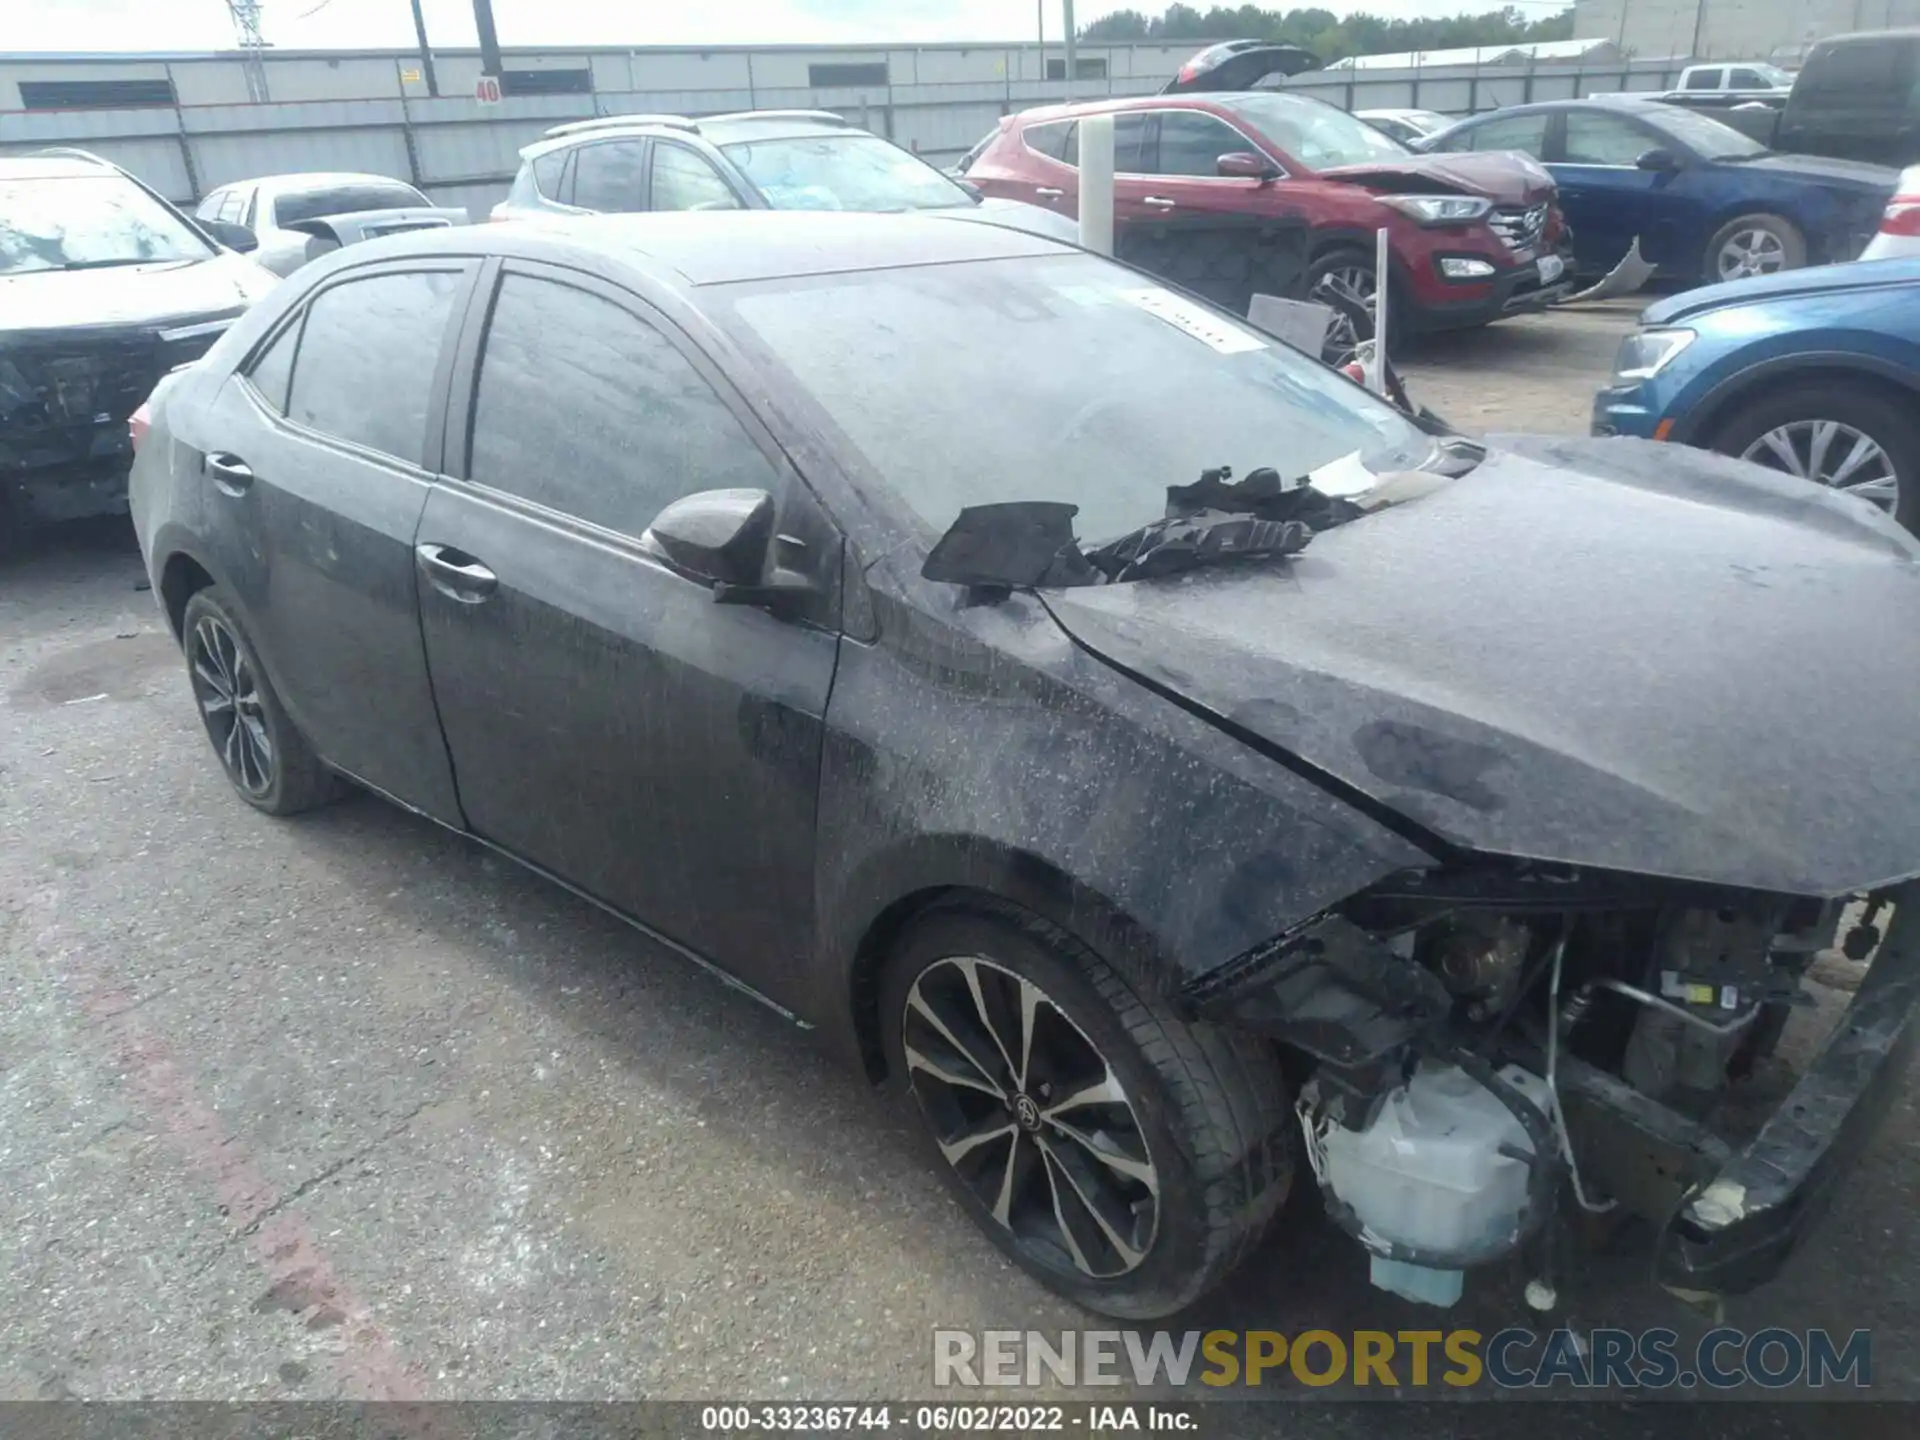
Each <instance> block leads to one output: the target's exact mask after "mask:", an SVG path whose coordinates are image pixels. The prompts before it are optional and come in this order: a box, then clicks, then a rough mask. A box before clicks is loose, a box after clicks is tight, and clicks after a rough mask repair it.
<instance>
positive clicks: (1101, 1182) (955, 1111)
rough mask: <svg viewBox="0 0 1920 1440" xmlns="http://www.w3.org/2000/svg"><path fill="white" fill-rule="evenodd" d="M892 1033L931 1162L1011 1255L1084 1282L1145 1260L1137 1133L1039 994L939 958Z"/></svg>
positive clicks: (1154, 1213) (1019, 982)
mask: <svg viewBox="0 0 1920 1440" xmlns="http://www.w3.org/2000/svg"><path fill="white" fill-rule="evenodd" d="M901 1035H902V1041H903V1045H904V1049H905V1057H906V1065H907V1071H908V1079H909V1081H910V1083H911V1085H912V1088H913V1093H914V1097H915V1099H916V1100H917V1101H918V1102H919V1105H920V1109H921V1112H922V1114H924V1115H925V1116H926V1119H927V1122H928V1123H929V1125H931V1126H932V1128H933V1135H934V1140H935V1142H936V1143H937V1144H938V1146H939V1148H940V1153H941V1154H942V1155H943V1156H945V1157H946V1161H947V1163H948V1164H949V1165H951V1166H952V1167H953V1169H954V1171H955V1173H956V1174H957V1175H958V1177H959V1179H960V1180H961V1182H962V1183H963V1184H964V1185H965V1186H966V1187H967V1189H968V1190H969V1191H970V1192H971V1193H972V1194H973V1196H974V1197H975V1198H976V1199H977V1200H978V1201H979V1202H980V1204H981V1206H982V1207H983V1208H985V1209H986V1211H987V1212H988V1213H989V1214H990V1215H992V1217H993V1219H994V1221H995V1222H996V1223H997V1224H999V1225H1000V1226H1002V1227H1003V1228H1005V1229H1006V1230H1007V1231H1008V1232H1009V1233H1010V1234H1011V1235H1012V1237H1013V1240H1014V1243H1015V1245H1016V1246H1018V1247H1019V1248H1020V1249H1021V1250H1022V1251H1024V1252H1025V1253H1026V1254H1028V1255H1029V1256H1031V1257H1032V1258H1034V1259H1035V1260H1037V1261H1040V1262H1041V1263H1043V1264H1049V1265H1051V1266H1053V1267H1054V1268H1064V1267H1065V1266H1069V1265H1070V1266H1071V1267H1072V1268H1073V1269H1074V1270H1077V1271H1078V1272H1079V1273H1080V1274H1082V1275H1086V1276H1089V1277H1091V1278H1094V1279H1111V1278H1113V1277H1115V1276H1120V1275H1125V1274H1127V1273H1128V1272H1129V1271H1131V1270H1133V1269H1135V1268H1136V1267H1137V1266H1139V1265H1140V1264H1141V1263H1142V1262H1143V1261H1144V1260H1145V1259H1146V1258H1147V1254H1148V1252H1149V1251H1150V1250H1151V1249H1152V1248H1153V1241H1154V1236H1155V1233H1156V1231H1157V1228H1158V1225H1159V1209H1160V1176H1159V1172H1158V1171H1157V1170H1156V1169H1155V1167H1154V1164H1153V1157H1152V1155H1151V1154H1150V1153H1149V1150H1148V1147H1147V1139H1146V1134H1145V1132H1144V1131H1143V1130H1142V1129H1141V1126H1140V1121H1139V1118H1138V1116H1137V1115H1136V1114H1135V1112H1134V1108H1133V1103H1132V1101H1131V1100H1130V1099H1129V1098H1128V1096H1127V1093H1126V1090H1125V1089H1124V1087H1123V1086H1122V1085H1121V1082H1120V1079H1119V1077H1118V1076H1117V1075H1116V1074H1115V1073H1114V1069H1113V1067H1112V1065H1110V1064H1109V1063H1108V1061H1107V1060H1106V1058H1105V1057H1104V1056H1103V1055H1102V1054H1101V1053H1100V1051H1099V1049H1098V1047H1096V1046H1095V1045H1094V1043H1093V1041H1092V1040H1090V1039H1089V1038H1088V1037H1087V1034H1086V1032H1085V1031H1083V1030H1082V1029H1080V1027H1079V1026H1078V1025H1076V1024H1074V1022H1073V1021H1072V1020H1071V1019H1069V1018H1068V1017H1067V1014H1066V1012H1065V1011H1063V1010H1062V1009H1061V1008H1060V1006H1059V1005H1058V1004H1057V1003H1056V1002H1055V1001H1054V1000H1053V998H1052V997H1051V996H1049V995H1048V994H1047V993H1046V992H1045V991H1044V990H1042V989H1041V988H1040V987H1039V986H1037V985H1035V984H1034V983H1033V982H1032V981H1031V980H1028V979H1026V978H1024V977H1022V976H1020V975H1017V974H1015V973H1014V972H1013V971H1011V970H1008V969H1006V968H1004V967H1003V966H1000V965H997V964H995V963H994V962H993V961H991V960H988V959H986V958H984V957H982V956H978V955H955V956H948V957H945V958H943V959H939V960H935V961H934V962H933V963H932V964H931V965H929V966H928V967H927V968H926V969H925V970H923V971H922V972H921V973H920V975H919V976H918V977H917V978H916V979H915V980H914V982H913V987H912V988H911V989H910V990H909V991H908V992H907V998H906V1005H905V1010H904V1013H903V1014H902V1016H901Z"/></svg>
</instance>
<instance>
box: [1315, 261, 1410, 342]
mask: <svg viewBox="0 0 1920 1440" xmlns="http://www.w3.org/2000/svg"><path fill="white" fill-rule="evenodd" d="M1378 283H1379V277H1378V275H1376V274H1375V271H1374V263H1373V256H1371V255H1369V254H1368V253H1367V252H1366V251H1364V250H1357V249H1351V248H1342V249H1337V250H1329V251H1327V252H1326V253H1325V254H1324V255H1321V256H1319V257H1318V258H1316V259H1315V260H1314V262H1313V263H1312V264H1311V265H1309V266H1308V267H1307V276H1306V290H1307V299H1309V300H1313V301H1317V302H1318V303H1320V304H1322V305H1326V306H1328V307H1330V308H1331V309H1332V310H1333V319H1332V320H1331V321H1329V322H1328V325H1327V337H1326V343H1325V344H1324V345H1323V346H1322V351H1321V358H1322V359H1324V360H1326V361H1327V363H1328V364H1338V363H1340V361H1341V359H1343V358H1344V357H1346V356H1348V355H1351V353H1352V352H1353V348H1354V347H1355V346H1356V345H1358V344H1359V343H1360V342H1361V341H1362V340H1371V339H1372V338H1373V292H1374V287H1375V286H1376V285H1377V284H1378ZM1388 300H1389V304H1388V309H1387V349H1388V352H1389V353H1391V352H1393V351H1394V350H1397V349H1398V348H1399V346H1400V340H1401V337H1402V336H1404V335H1405V334H1406V333H1407V330H1406V317H1405V316H1404V315H1402V314H1401V313H1400V301H1401V294H1400V291H1399V289H1398V287H1396V288H1395V290H1394V291H1393V293H1392V294H1391V295H1390V296H1389V297H1388Z"/></svg>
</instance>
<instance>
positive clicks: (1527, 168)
mask: <svg viewBox="0 0 1920 1440" xmlns="http://www.w3.org/2000/svg"><path fill="white" fill-rule="evenodd" d="M1316 173H1317V174H1318V175H1319V177H1320V178H1321V179H1322V180H1338V181H1343V182H1345V183H1347V184H1351V185H1364V186H1366V187H1367V188H1368V189H1369V190H1384V191H1388V192H1390V193H1394V194H1400V195H1420V194H1425V195H1432V194H1436V193H1439V194H1459V195H1483V196H1485V197H1486V198H1487V199H1489V200H1491V201H1493V203H1494V204H1496V205H1537V204H1539V203H1540V202H1541V201H1543V200H1547V199H1549V198H1551V197H1552V195H1553V193H1554V184H1553V176H1551V175H1549V174H1548V173H1547V170H1546V167H1545V166H1543V165H1541V164H1540V163H1539V162H1538V161H1536V160H1533V159H1531V158H1530V157H1528V156H1525V155H1521V154H1518V153H1517V152H1513V153H1510V152H1507V151H1504V150H1490V151H1485V152H1478V153H1475V152H1469V153H1467V154H1464V155H1423V154H1417V153H1415V152H1414V151H1411V150H1410V151H1408V152H1407V153H1406V154H1405V155H1402V156H1399V157H1397V158H1395V159H1392V160H1373V161H1369V162H1367V163H1366V164H1364V165H1335V166H1332V167H1331V168H1329V169H1326V170H1321V171H1318V172H1316Z"/></svg>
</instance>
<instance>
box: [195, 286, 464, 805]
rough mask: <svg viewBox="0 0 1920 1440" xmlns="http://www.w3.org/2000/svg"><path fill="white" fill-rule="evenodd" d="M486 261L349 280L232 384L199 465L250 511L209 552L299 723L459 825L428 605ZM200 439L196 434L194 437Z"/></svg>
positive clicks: (343, 761)
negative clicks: (449, 400) (417, 566)
mask: <svg viewBox="0 0 1920 1440" xmlns="http://www.w3.org/2000/svg"><path fill="white" fill-rule="evenodd" d="M476 271H477V266H476V265H475V264H474V263H473V262H461V261H457V260H454V261H434V262H420V261H414V262H406V263H404V264H397V265H390V266H384V267H378V268H372V269H356V270H350V271H347V272H346V273H345V274H343V275H342V276H341V277H340V278H339V279H338V280H336V281H334V282H333V283H331V284H328V285H327V286H325V287H324V288H323V289H321V290H319V291H318V292H317V293H316V294H315V295H314V296H313V298H312V299H311V300H310V301H309V302H308V303H307V305H306V306H305V307H304V308H303V309H302V310H301V311H299V312H296V313H295V314H294V315H293V316H291V317H290V318H289V320H288V322H287V323H286V324H284V325H282V326H281V327H280V329H279V330H278V331H277V333H275V334H274V335H273V336H271V337H269V338H268V340H267V342H266V343H265V344H264V345H263V346H262V347H261V348H260V349H259V350H258V351H257V352H256V353H255V354H254V355H253V356H252V357H251V358H250V360H249V362H248V363H247V364H246V365H244V366H242V367H241V373H238V374H235V375H234V376H232V377H230V378H229V379H228V381H227V383H226V385H225V386H224V387H223V388H222V390H221V392H220V394H219V396H218V397H217V398H216V400H215V402H214V407H213V409H214V413H213V417H212V418H213V423H212V424H211V425H209V427H208V434H209V435H217V436H219V437H220V441H219V448H212V449H208V450H207V451H206V452H205V453H203V454H201V455H200V457H199V459H198V461H197V463H198V464H199V466H200V468H201V473H202V476H203V480H204V486H205V488H204V492H203V493H204V495H205V497H206V503H207V504H208V505H210V506H217V507H231V508H233V509H235V510H238V511H241V512H243V523H242V524H240V525H238V526H210V527H208V529H209V531H210V532H211V533H214V534H222V533H224V534H228V535H232V536H234V537H236V543H235V545H234V548H233V549H232V551H231V552H230V553H226V554H220V555H216V556H214V557H210V558H212V559H213V560H214V562H215V563H216V565H217V568H218V569H219V571H220V573H221V574H222V575H223V576H224V577H225V578H226V579H227V581H228V583H229V584H230V585H231V586H232V587H233V588H234V589H235V591H236V592H237V598H238V599H239V601H240V604H241V605H242V607H243V608H244V610H245V612H246V619H247V623H248V626H249V628H250V629H251V631H252V633H253V637H254V639H255V641H256V643H257V646H258V648H259V650H260V652H261V660H262V663H263V664H264V665H265V666H266V667H267V672H268V674H269V675H270V676H271V677H272V679H273V683H274V688H275V690H277V691H278V692H279V695H280V698H281V700H282V702H283V703H284V704H285V705H286V707H287V712H288V714H289V715H290V716H291V717H292V719H293V722H294V723H295V724H296V725H297V726H298V727H299V728H300V731H301V733H302V734H304V735H305V736H306V737H307V739H308V740H309V741H310V742H311V744H312V745H313V748H314V749H315V751H317V752H318V753H319V755H320V756H321V758H322V759H324V760H326V761H327V762H328V763H330V764H332V765H335V766H338V767H339V768H341V769H343V770H345V771H347V772H348V773H349V774H351V775H353V776H354V777H355V778H357V779H360V780H363V781H365V782H366V783H368V784H370V785H373V786H375V787H377V788H379V789H381V790H384V791H386V792H387V793H388V794H389V795H392V796H393V797H394V798H395V799H398V800H400V801H402V802H404V803H405V804H408V805H411V806H413V807H414V808H416V809H419V810H423V811H425V812H426V813H427V814H429V815H432V816H434V817H435V818H437V819H441V820H445V821H449V822H452V821H457V819H458V817H459V809H458V806H457V805H456V803H455V800H454V791H453V776H452V773H451V772H450V770H449V769H448V766H447V756H446V748H445V746H444V744H443V743H442V741H441V738H440V727H439V725H438V723H437V722H436V720H435V717H434V708H433V697H432V694H431V692H430V690H429V689H428V685H427V670H426V658H425V655H424V653H423V651H422V649H421V643H420V626H419V621H418V618H417V615H416V602H415V595H414V559H413V532H414V527H415V525H416V524H417V523H418V521H419V519H420V514H421V511H422V509H423V508H424V507H425V505H426V501H427V494H428V491H429V490H430V489H431V484H430V481H429V478H428V472H429V469H430V468H431V467H432V466H433V465H435V464H436V463H437V448H438V440H437V435H438V430H439V423H438V422H439V421H440V420H441V418H442V414H443V411H444V403H443V397H444V391H445V386H446V383H447V376H448V375H449V374H450V373H451V367H452V359H453V356H452V350H453V343H452V340H451V338H450V332H451V329H452V326H451V321H452V319H453V317H454V316H455V315H457V314H458V313H460V310H461V309H462V308H463V305H464V301H465V298H466V292H467V290H468V288H469V286H470V284H471V281H472V278H473V276H474V274H475V272H476ZM187 438H188V441H189V443H190V444H191V443H196V441H195V439H194V437H187Z"/></svg>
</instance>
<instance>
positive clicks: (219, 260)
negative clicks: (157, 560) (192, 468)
mask: <svg viewBox="0 0 1920 1440" xmlns="http://www.w3.org/2000/svg"><path fill="white" fill-rule="evenodd" d="M274 283H275V282H274V277H273V276H272V275H270V274H268V273H267V272H266V271H265V270H263V269H261V268H260V267H259V266H258V265H256V264H254V263H253V261H251V260H249V259H247V258H246V257H245V256H242V255H239V254H236V253H234V252H233V251H230V250H227V249H225V248H224V247H222V246H221V245H219V244H218V243H216V242H215V241H214V240H213V239H211V238H210V237H209V235H208V233H207V232H206V231H205V230H204V229H202V228H201V227H200V226H198V225H196V224H195V223H194V222H193V221H191V220H189V219H188V218H187V217H186V216H184V215H182V214H181V213H180V212H179V211H178V210H176V209H174V207H173V206H171V205H169V204H168V203H167V202H166V201H165V200H163V199H162V198H161V197H160V196H158V195H156V194H155V193H154V192H153V191H151V190H149V189H148V188H147V187H146V186H144V185H142V184H141V183H140V182H139V181H138V180H135V179H134V178H133V177H132V176H131V175H129V174H127V173H126V172H125V171H124V170H121V169H119V168H118V167H116V166H114V165H111V164H109V163H107V162H106V161H104V160H101V159H99V158H98V157H97V156H93V155H89V154H87V153H86V152H84V151H79V150H49V151H45V152H43V153H41V154H39V155H32V156H4V157H0V531H4V532H6V533H8V534H16V535H17V534H18V533H20V532H21V531H22V530H24V529H25V528H26V526H27V525H28V524H29V523H30V522H33V521H40V520H67V519H77V518H80V517H82V516H88V515H98V514H110V513H112V512H114V511H124V510H125V509H126V506H127V470H128V467H129V466H130V465H131V464H132V462H133V451H132V448H131V446H130V444H129V440H128V435H127V420H128V417H130V416H131V415H132V414H133V412H134V410H135V408H136V407H137V406H138V405H139V404H140V402H141V401H142V400H145V399H146V398H147V395H148V394H149V392H151V391H152V389H153V387H154V385H155V384H156V383H157V382H158V381H159V379H160V377H161V376H162V375H164V374H165V373H166V372H167V371H168V370H171V369H172V368H174V367H175V366H176V365H182V364H185V363H187V362H188V361H191V360H194V359H197V358H198V357H199V356H200V355H201V354H202V353H204V352H205V351H206V349H207V348H208V347H209V346H210V345H212V344H213V342H214V341H215V340H216V339H217V338H219V336H220V334H221V332H223V331H224V330H225V329H226V328H227V326H228V325H230V324H232V323H233V321H234V319H235V318H236V317H237V316H239V315H240V314H241V313H242V312H243V311H244V310H246V309H247V307H248V306H250V305H251V304H252V303H253V302H254V301H255V300H257V299H259V298H260V297H261V296H262V295H264V294H266V293H267V291H268V290H270V289H271V288H272V287H273V285H274Z"/></svg>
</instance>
